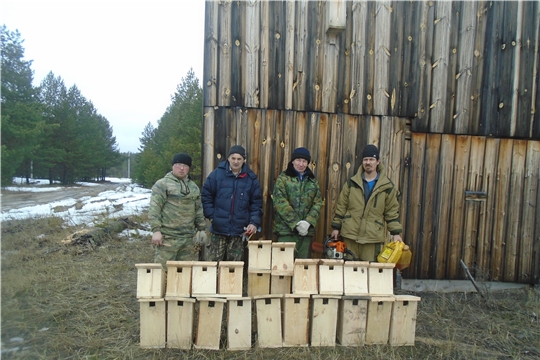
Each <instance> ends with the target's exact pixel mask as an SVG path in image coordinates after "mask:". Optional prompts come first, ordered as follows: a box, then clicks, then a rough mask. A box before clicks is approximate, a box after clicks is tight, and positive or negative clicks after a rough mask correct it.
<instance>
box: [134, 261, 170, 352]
mask: <svg viewBox="0 0 540 360" xmlns="http://www.w3.org/2000/svg"><path fill="white" fill-rule="evenodd" d="M160 266H161V265H160ZM139 305H140V327H141V328H140V346H141V348H143V349H156V348H164V347H165V341H166V338H165V336H166V330H167V329H166V325H165V324H166V321H167V320H166V315H165V312H166V309H165V299H163V298H162V299H139Z"/></svg>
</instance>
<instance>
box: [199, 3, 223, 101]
mask: <svg viewBox="0 0 540 360" xmlns="http://www.w3.org/2000/svg"><path fill="white" fill-rule="evenodd" d="M218 14H219V6H218V3H217V1H208V2H206V3H205V8H204V34H205V38H204V64H203V78H202V83H203V89H204V96H203V98H204V105H203V106H216V105H217V84H216V81H217V78H218V74H217V71H218V57H219V53H218V29H219V25H218V18H219V16H218Z"/></svg>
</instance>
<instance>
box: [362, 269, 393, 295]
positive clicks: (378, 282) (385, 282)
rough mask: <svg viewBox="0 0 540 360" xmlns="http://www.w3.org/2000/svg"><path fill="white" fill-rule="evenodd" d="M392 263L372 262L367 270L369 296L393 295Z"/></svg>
mask: <svg viewBox="0 0 540 360" xmlns="http://www.w3.org/2000/svg"><path fill="white" fill-rule="evenodd" d="M395 266H396V264H393V263H376V262H372V263H370V264H369V268H368V274H369V276H368V287H369V295H383V296H391V295H394V274H393V273H394V270H393V269H394V267H395Z"/></svg>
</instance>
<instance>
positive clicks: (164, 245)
mask: <svg viewBox="0 0 540 360" xmlns="http://www.w3.org/2000/svg"><path fill="white" fill-rule="evenodd" d="M190 167H191V157H190V156H189V155H187V154H185V153H178V154H176V155H175V156H174V158H173V161H172V171H170V172H169V173H167V174H166V175H165V176H164V177H163V178H162V179H159V180H158V181H156V183H155V184H154V186H153V187H152V195H151V197H150V208H149V210H148V218H149V221H150V226H151V228H152V232H153V235H152V243H153V244H154V245H156V252H155V256H154V262H156V263H161V265H162V266H163V268H164V269H165V270H167V266H166V263H167V261H196V260H199V246H196V245H197V244H195V243H194V235H195V234H196V231H199V232H198V233H197V236H196V239H198V240H199V241H200V242H202V243H204V242H205V239H206V233H205V230H206V223H205V219H204V214H203V208H202V204H201V192H200V190H199V187H198V186H197V184H195V183H194V182H193V181H191V180H190V178H189V176H188V174H189V169H190Z"/></svg>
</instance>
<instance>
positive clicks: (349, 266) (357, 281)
mask: <svg viewBox="0 0 540 360" xmlns="http://www.w3.org/2000/svg"><path fill="white" fill-rule="evenodd" d="M368 268H369V261H345V263H344V264H343V293H344V295H346V296H354V295H367V294H369V288H368Z"/></svg>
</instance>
